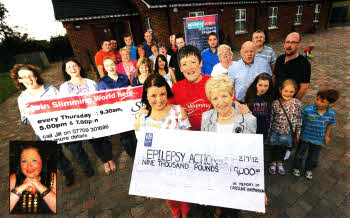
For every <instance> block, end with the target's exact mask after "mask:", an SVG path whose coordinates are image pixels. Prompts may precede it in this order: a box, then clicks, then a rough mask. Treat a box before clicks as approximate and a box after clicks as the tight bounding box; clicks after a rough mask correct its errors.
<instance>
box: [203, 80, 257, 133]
mask: <svg viewBox="0 0 350 218" xmlns="http://www.w3.org/2000/svg"><path fill="white" fill-rule="evenodd" d="M205 93H206V95H207V98H208V99H209V101H210V102H211V103H212V105H213V106H214V109H212V110H209V111H206V112H204V113H203V116H202V125H201V130H202V131H207V132H232V133H251V134H254V133H255V132H256V118H255V117H254V116H253V115H251V114H249V113H247V114H239V113H237V111H238V107H237V106H236V105H235V104H234V103H233V101H232V99H233V97H234V96H233V84H232V80H231V79H230V77H229V76H227V75H219V76H216V77H211V78H210V79H209V80H208V81H207V83H206V84H205Z"/></svg>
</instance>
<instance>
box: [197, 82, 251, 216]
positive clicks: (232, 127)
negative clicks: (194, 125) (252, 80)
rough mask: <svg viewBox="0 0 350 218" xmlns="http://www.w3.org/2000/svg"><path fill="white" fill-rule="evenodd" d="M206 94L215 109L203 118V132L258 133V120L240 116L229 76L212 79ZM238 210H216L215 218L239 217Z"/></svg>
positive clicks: (206, 88) (245, 115) (207, 112)
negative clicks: (223, 217)
mask: <svg viewBox="0 0 350 218" xmlns="http://www.w3.org/2000/svg"><path fill="white" fill-rule="evenodd" d="M205 94H206V96H207V98H208V100H209V101H210V102H211V103H212V105H213V107H214V109H211V110H209V111H206V112H204V113H203V116H202V124H201V131H206V132H218V133H250V134H255V132H256V118H255V117H254V116H253V115H251V114H249V113H246V114H240V113H237V112H238V106H237V105H235V104H234V103H233V100H232V99H233V97H234V96H233V84H232V80H231V79H230V77H229V76H227V75H218V76H215V77H211V78H210V79H209V80H208V81H207V83H206V84H205ZM238 212H239V211H238V210H230V209H226V208H219V207H218V208H216V209H215V212H214V216H215V217H220V215H222V214H234V215H237V213H238Z"/></svg>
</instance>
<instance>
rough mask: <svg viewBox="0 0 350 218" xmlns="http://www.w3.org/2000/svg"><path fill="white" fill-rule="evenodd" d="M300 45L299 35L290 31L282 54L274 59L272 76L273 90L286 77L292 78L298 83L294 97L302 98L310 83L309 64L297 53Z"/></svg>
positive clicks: (276, 89) (276, 88)
mask: <svg viewBox="0 0 350 218" xmlns="http://www.w3.org/2000/svg"><path fill="white" fill-rule="evenodd" d="M300 47H301V36H300V34H299V33H297V32H293V33H290V34H289V35H288V36H287V37H286V39H285V41H284V46H283V48H284V52H285V54H284V55H281V56H279V57H278V58H277V60H276V65H275V70H274V72H273V77H274V81H275V91H276V93H278V88H279V86H280V85H281V84H282V82H283V81H284V80H286V79H293V80H295V82H296V83H297V84H298V92H297V93H296V94H295V96H294V97H295V98H298V99H300V100H301V99H302V98H303V97H304V95H305V94H306V91H307V90H308V88H309V85H310V77H311V65H310V62H309V61H308V60H307V58H305V57H304V56H303V55H299V48H300Z"/></svg>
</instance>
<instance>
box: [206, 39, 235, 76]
mask: <svg viewBox="0 0 350 218" xmlns="http://www.w3.org/2000/svg"><path fill="white" fill-rule="evenodd" d="M218 56H219V61H220V62H219V63H217V64H216V65H215V66H214V67H213V71H212V72H211V76H217V75H220V74H227V69H228V68H229V66H231V64H232V51H231V48H230V46H228V45H225V44H223V45H220V46H219V48H218Z"/></svg>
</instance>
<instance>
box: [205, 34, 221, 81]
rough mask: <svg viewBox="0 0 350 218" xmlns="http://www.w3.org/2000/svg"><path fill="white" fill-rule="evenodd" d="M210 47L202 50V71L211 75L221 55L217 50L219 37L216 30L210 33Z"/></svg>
mask: <svg viewBox="0 0 350 218" xmlns="http://www.w3.org/2000/svg"><path fill="white" fill-rule="evenodd" d="M208 44H209V48H207V49H205V50H204V51H203V52H202V68H201V72H202V73H203V74H205V75H209V76H210V75H211V71H212V70H213V67H214V65H215V64H217V63H219V57H218V52H217V46H218V37H217V35H216V33H215V32H211V33H209V35H208Z"/></svg>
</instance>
